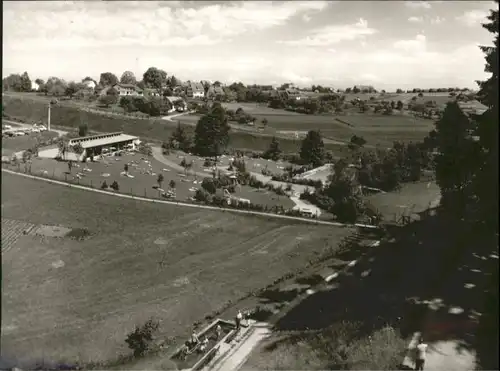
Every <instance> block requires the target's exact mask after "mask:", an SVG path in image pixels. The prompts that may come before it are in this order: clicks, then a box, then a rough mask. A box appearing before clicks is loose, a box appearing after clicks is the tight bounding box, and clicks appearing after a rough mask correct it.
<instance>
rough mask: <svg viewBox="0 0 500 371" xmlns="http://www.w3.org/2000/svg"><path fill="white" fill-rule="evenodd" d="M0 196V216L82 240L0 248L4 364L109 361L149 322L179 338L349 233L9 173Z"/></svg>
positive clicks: (33, 239) (40, 240) (31, 239)
mask: <svg viewBox="0 0 500 371" xmlns="http://www.w3.org/2000/svg"><path fill="white" fill-rule="evenodd" d="M2 196H3V197H2V218H4V219H9V220H16V221H23V222H29V223H33V224H36V225H39V224H45V225H53V226H61V227H65V228H70V229H71V228H73V229H74V228H84V229H86V230H87V231H88V232H89V233H90V237H89V238H87V239H85V240H81V241H76V240H73V239H70V238H68V237H62V238H51V237H37V236H36V235H31V234H28V235H22V234H21V235H20V236H19V239H18V241H17V243H16V244H15V245H13V246H12V247H11V248H10V249H9V250H8V251H4V252H2V261H3V264H2V273H3V288H2V299H3V305H2V344H1V347H2V348H1V351H2V356H5V357H7V358H21V359H22V358H24V357H30V358H31V359H33V360H40V359H42V358H44V359H46V360H53V361H58V360H65V361H77V360H80V361H89V360H94V361H96V360H109V359H114V358H116V357H117V355H118V354H123V353H127V354H128V353H129V350H128V349H127V347H126V344H125V343H124V339H125V337H126V334H127V333H128V332H129V331H131V330H133V328H134V326H135V325H137V324H142V323H144V321H145V320H146V319H148V318H149V317H151V316H153V317H155V318H157V319H159V320H160V322H161V335H162V336H164V337H166V336H182V337H183V338H184V339H185V338H186V336H188V334H189V332H190V330H191V328H190V326H191V325H192V324H193V323H194V322H195V321H198V320H201V319H203V317H204V316H205V315H207V314H209V313H210V312H212V311H213V310H215V309H218V308H220V307H222V306H223V305H224V304H225V303H226V302H227V301H228V300H232V301H233V302H235V301H236V300H237V299H238V298H241V297H242V296H244V295H245V294H247V293H248V292H249V291H253V290H257V289H259V288H262V287H264V286H266V285H267V284H269V283H271V282H272V281H273V280H275V279H277V278H278V277H281V276H282V275H283V274H285V273H286V272H289V271H292V270H295V269H298V268H300V267H302V266H303V265H304V264H305V263H306V262H307V261H309V260H310V259H312V258H313V257H315V256H317V255H318V254H321V253H324V252H326V251H331V250H332V249H336V247H337V245H338V242H339V240H340V239H341V238H342V237H344V236H346V235H347V234H348V233H350V231H349V230H348V229H340V228H334V227H331V226H326V227H323V226H318V225H310V224H307V225H306V224H300V223H293V222H290V221H286V222H285V221H280V220H277V219H268V218H261V217H247V216H237V215H235V214H232V213H224V212H218V211H207V210H202V209H194V208H185V207H176V206H170V205H161V204H153V203H144V202H140V201H134V200H128V199H122V198H118V197H111V196H107V195H102V194H97V193H93V192H86V191H81V190H76V189H71V188H68V187H64V186H59V185H53V184H48V183H45V182H43V181H35V180H31V179H26V178H23V177H20V176H16V175H11V174H6V173H4V174H2ZM2 222H3V221H2ZM3 238H4V236H3V235H2V240H3ZM3 242H4V241H2V244H3Z"/></svg>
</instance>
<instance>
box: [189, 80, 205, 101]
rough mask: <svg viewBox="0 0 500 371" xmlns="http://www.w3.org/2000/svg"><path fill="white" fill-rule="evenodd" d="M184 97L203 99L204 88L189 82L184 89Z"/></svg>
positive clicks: (197, 83) (199, 84)
mask: <svg viewBox="0 0 500 371" xmlns="http://www.w3.org/2000/svg"><path fill="white" fill-rule="evenodd" d="M186 95H187V96H188V97H190V98H203V97H205V88H204V87H203V84H201V83H199V82H191V83H190V84H189V85H188V87H187V89H186Z"/></svg>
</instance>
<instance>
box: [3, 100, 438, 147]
mask: <svg viewBox="0 0 500 371" xmlns="http://www.w3.org/2000/svg"><path fill="white" fill-rule="evenodd" d="M44 98H45V97H39V96H37V97H36V98H33V95H19V94H17V95H11V96H5V97H4V102H5V103H4V106H5V107H4V111H5V113H6V114H7V115H9V116H10V117H12V118H17V119H23V120H26V121H40V120H42V121H44V122H45V121H46V115H47V107H46V99H45V101H44V100H43V99H44ZM227 107H228V108H231V109H235V108H236V109H237V108H238V107H242V108H243V109H244V110H246V111H247V112H248V113H250V114H251V115H252V116H254V117H255V118H256V119H257V126H261V122H262V120H264V119H266V120H267V121H268V124H267V127H266V128H265V129H262V128H257V127H249V126H246V125H239V124H236V123H232V125H231V126H232V130H231V133H230V143H229V146H230V148H233V149H241V150H251V151H264V150H266V149H267V148H268V146H269V143H270V142H271V137H272V136H277V137H279V138H280V144H281V148H282V150H283V151H284V152H287V153H297V152H298V150H299V148H300V144H301V139H302V138H303V136H304V135H305V133H306V132H307V131H308V130H321V131H322V133H323V135H324V137H325V147H326V148H327V149H328V150H330V151H332V152H333V153H334V154H336V155H339V156H340V155H343V154H345V152H346V151H347V148H345V147H346V146H345V144H346V142H348V141H349V140H350V139H351V137H352V136H353V135H358V136H359V135H361V136H363V137H365V139H367V140H368V143H367V146H376V145H382V146H384V147H388V146H391V145H392V143H393V142H394V141H396V140H401V141H418V140H422V139H423V138H424V137H425V135H426V134H427V133H428V131H429V130H430V129H429V128H432V125H433V122H432V121H430V120H423V119H415V118H412V117H410V116H408V115H393V116H383V115H379V114H373V113H366V114H356V113H352V114H351V113H348V114H346V115H336V116H335V115H303V114H298V113H295V112H288V111H285V110H273V109H271V108H268V107H266V106H263V105H259V104H256V103H241V104H240V103H231V104H228V105H227ZM199 118H200V117H199V116H198V115H184V116H178V117H176V118H174V119H173V121H168V120H161V119H149V120H145V119H140V118H135V117H127V116H117V115H114V114H108V113H106V112H100V113H97V112H84V111H83V110H82V109H81V108H78V107H77V106H75V105H74V104H73V103H67V102H66V101H64V102H61V103H60V104H59V105H58V106H55V107H53V108H52V125H54V126H61V127H66V128H67V127H73V128H77V127H78V126H79V125H81V124H82V123H87V124H88V126H89V129H90V130H92V131H96V132H113V131H124V132H127V133H129V134H131V135H137V136H139V137H141V138H147V139H152V140H156V141H158V142H162V141H165V140H168V138H169V137H170V135H171V134H172V132H173V130H174V129H175V127H176V125H177V123H181V125H183V126H184V127H185V129H186V131H187V132H188V133H190V134H192V133H193V132H194V126H195V125H196V123H197V121H198V120H199ZM350 121H352V124H351V123H350ZM345 122H348V124H346V123H345ZM296 134H298V137H296Z"/></svg>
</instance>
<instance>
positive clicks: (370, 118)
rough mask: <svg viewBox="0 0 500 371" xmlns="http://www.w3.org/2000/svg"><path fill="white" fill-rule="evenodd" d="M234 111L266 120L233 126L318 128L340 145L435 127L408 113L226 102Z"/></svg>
mask: <svg viewBox="0 0 500 371" xmlns="http://www.w3.org/2000/svg"><path fill="white" fill-rule="evenodd" d="M226 106H228V107H231V109H233V110H235V109H237V108H239V107H241V108H243V109H244V110H245V111H247V112H248V113H249V114H251V115H252V116H254V117H255V118H256V120H257V124H258V126H261V124H260V123H261V122H262V120H264V119H266V120H267V121H268V124H267V127H266V128H265V129H257V128H253V127H249V126H246V125H238V124H234V125H233V128H238V127H240V128H242V130H245V131H253V132H254V133H261V134H267V135H278V136H286V137H289V138H291V137H293V136H294V135H295V134H296V133H297V134H298V136H299V138H302V137H304V136H305V134H306V133H307V131H308V130H311V129H314V130H320V131H321V132H322V133H323V136H324V137H325V139H326V140H325V144H330V145H334V144H338V145H340V144H342V143H345V142H348V141H349V140H350V139H351V137H352V136H353V135H358V136H363V137H364V138H365V139H366V140H367V141H368V145H382V146H384V147H388V146H391V145H392V143H393V142H394V141H404V142H410V141H413V142H415V141H420V140H422V139H423V138H424V137H425V136H426V135H427V134H428V133H429V131H430V130H432V129H433V128H434V121H432V120H427V119H421V118H414V117H412V116H411V115H409V114H394V115H392V116H385V115H382V114H375V113H366V114H360V113H358V112H350V111H349V112H347V114H345V115H304V114H298V113H295V112H288V111H285V110H280V109H276V110H274V109H271V108H268V107H265V106H261V105H258V104H256V103H231V104H226ZM199 117H200V116H198V115H188V116H180V117H178V118H175V119H174V120H178V121H180V122H182V123H186V124H189V125H195V124H196V122H197V121H198V119H199Z"/></svg>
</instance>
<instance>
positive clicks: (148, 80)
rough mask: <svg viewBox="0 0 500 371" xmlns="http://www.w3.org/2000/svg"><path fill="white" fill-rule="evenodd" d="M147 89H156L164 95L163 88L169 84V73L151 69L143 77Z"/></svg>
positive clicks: (154, 68)
mask: <svg viewBox="0 0 500 371" xmlns="http://www.w3.org/2000/svg"><path fill="white" fill-rule="evenodd" d="M142 80H143V81H144V83H145V84H146V86H147V87H150V88H154V89H156V90H157V91H158V93H160V95H162V94H161V93H162V88H163V86H164V85H166V83H167V73H166V72H165V71H163V70H161V69H159V68H156V67H149V68H148V69H147V71H146V72H144V75H143V77H142Z"/></svg>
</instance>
